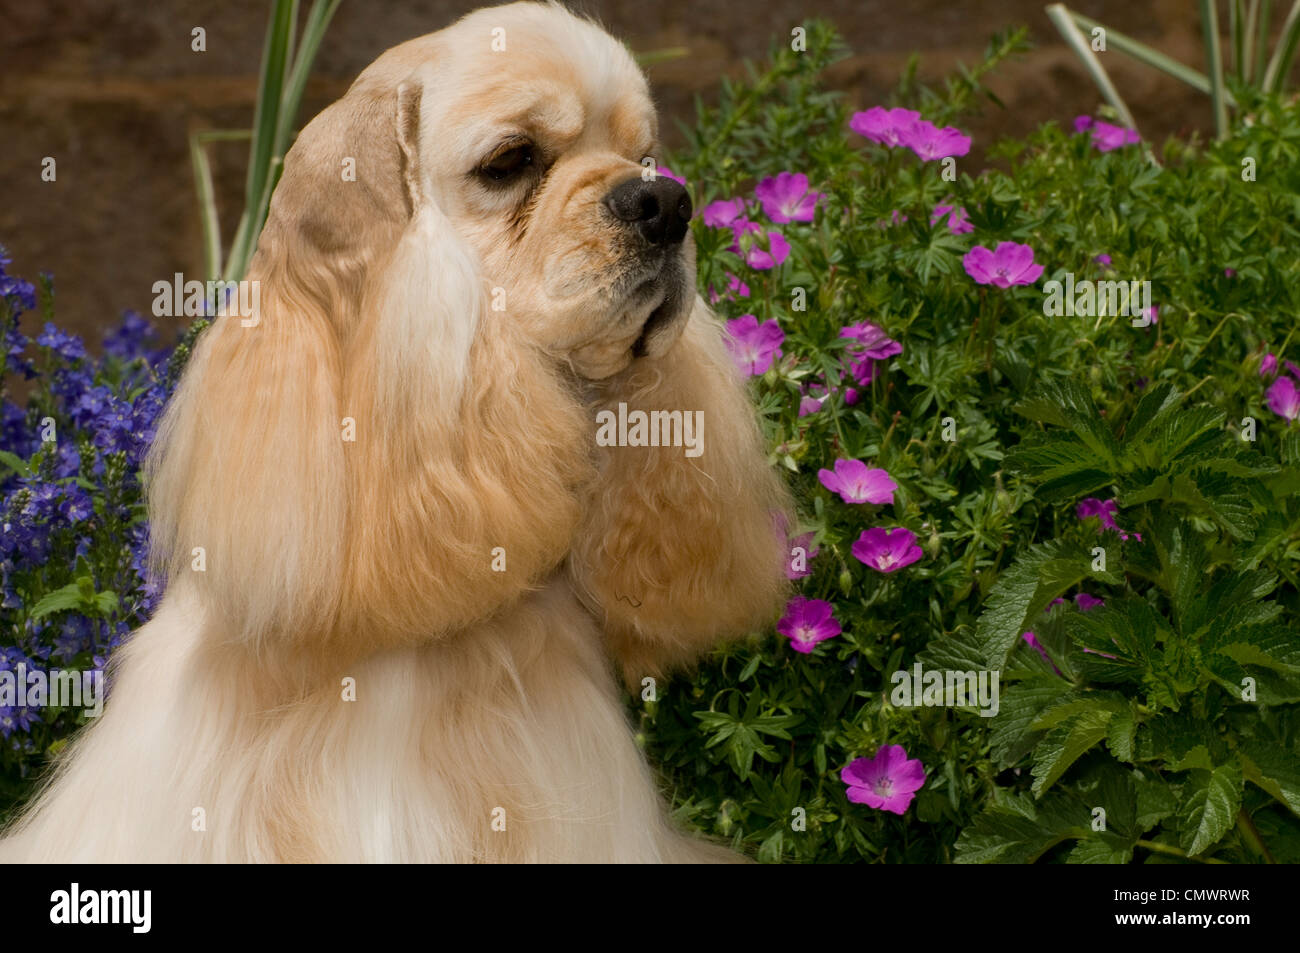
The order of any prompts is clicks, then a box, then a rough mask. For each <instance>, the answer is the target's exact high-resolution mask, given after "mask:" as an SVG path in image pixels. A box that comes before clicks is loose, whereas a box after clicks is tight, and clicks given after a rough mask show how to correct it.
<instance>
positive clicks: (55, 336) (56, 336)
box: [36, 322, 86, 361]
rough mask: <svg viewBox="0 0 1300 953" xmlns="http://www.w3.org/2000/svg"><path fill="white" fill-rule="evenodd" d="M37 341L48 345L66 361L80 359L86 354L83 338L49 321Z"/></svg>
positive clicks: (45, 345)
mask: <svg viewBox="0 0 1300 953" xmlns="http://www.w3.org/2000/svg"><path fill="white" fill-rule="evenodd" d="M36 343H37V344H39V345H40V346H41V347H48V348H49V349H50V350H52V351H54V353H55V354H57V355H59V357H61V358H63V359H64V360H66V361H79V360H81V359H82V358H83V357H85V356H86V346H85V345H84V344H82V343H81V338H79V337H77V336H76V335H75V334H68V333H66V332H64V331H60V330H59V329H58V328H57V327H55V326H54V325H53V324H50V323H49V322H46V324H45V329H44V330H43V331H41V334H40V336H39V337H38V338H37V339H36Z"/></svg>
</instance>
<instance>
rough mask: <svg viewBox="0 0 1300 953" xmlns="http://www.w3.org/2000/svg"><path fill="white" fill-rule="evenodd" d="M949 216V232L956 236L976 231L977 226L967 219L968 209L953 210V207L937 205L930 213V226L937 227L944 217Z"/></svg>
mask: <svg viewBox="0 0 1300 953" xmlns="http://www.w3.org/2000/svg"><path fill="white" fill-rule="evenodd" d="M945 215H946V216H948V231H950V232H952V233H953V234H954V235H965V234H967V233H968V232H973V231H975V226H974V225H973V224H972V223H971V221H970V219H968V218H967V217H966V209H964V208H959V209H955V210H954V209H953V207H952V206H951V205H936V206H935V207H934V211H933V212H931V213H930V224H931V225H937V224H939V222H940V221H941V220H942V219H943V217H944V216H945Z"/></svg>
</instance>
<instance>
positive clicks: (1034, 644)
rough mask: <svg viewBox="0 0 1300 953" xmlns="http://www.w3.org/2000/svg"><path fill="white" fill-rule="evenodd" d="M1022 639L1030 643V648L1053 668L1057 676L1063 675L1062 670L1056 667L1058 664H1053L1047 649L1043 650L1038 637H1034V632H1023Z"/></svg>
mask: <svg viewBox="0 0 1300 953" xmlns="http://www.w3.org/2000/svg"><path fill="white" fill-rule="evenodd" d="M1020 637H1021V638H1022V639H1024V640H1025V641H1026V642H1028V643H1029V646H1030V648H1032V649H1033V650H1034V651H1035V652H1037V653H1038V654H1039V655H1041V656H1042V657H1043V661H1044V662H1046V663H1047V664H1048V665H1050V666H1052V670H1053V671H1054V672H1056V674H1057V675H1060V674H1061V670H1060V669H1059V668H1057V667H1056V663H1055V662H1053V661H1052V659H1051V656H1049V655H1048V654H1047V649H1045V648H1043V646H1042V643H1041V642H1039V641H1038V636H1036V635H1034V633H1033V632H1022V633H1020Z"/></svg>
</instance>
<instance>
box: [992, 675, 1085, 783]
mask: <svg viewBox="0 0 1300 953" xmlns="http://www.w3.org/2000/svg"><path fill="white" fill-rule="evenodd" d="M1073 697H1074V693H1073V692H1072V691H1071V690H1070V686H1069V683H1067V682H1066V681H1064V680H1063V679H1061V678H1058V677H1057V676H1056V675H1037V676H1030V677H1029V678H1026V679H1024V680H1023V681H1020V682H1017V683H1016V684H1015V685H1012V686H1011V687H1010V688H1008V689H1007V690H1006V691H1005V692H1004V693H1003V695H1002V698H1001V699H1000V701H999V704H998V713H997V716H996V717H995V718H994V719H993V727H992V729H991V730H990V732H989V753H990V754H991V755H992V756H993V758H994V760H995V761H996V762H997V763H998V766H999V767H1002V768H1008V767H1010V766H1011V765H1013V764H1015V762H1017V761H1019V760H1020V758H1021V757H1023V756H1024V755H1025V754H1026V753H1028V752H1029V751H1031V750H1032V749H1033V747H1034V745H1035V744H1037V740H1038V738H1039V734H1040V733H1039V732H1035V731H1033V730H1031V728H1030V726H1031V725H1032V724H1033V723H1034V721H1035V719H1037V718H1038V716H1039V714H1041V713H1042V712H1043V711H1044V710H1046V709H1047V708H1049V707H1051V706H1052V705H1053V704H1055V703H1057V702H1059V701H1061V700H1063V699H1066V698H1073Z"/></svg>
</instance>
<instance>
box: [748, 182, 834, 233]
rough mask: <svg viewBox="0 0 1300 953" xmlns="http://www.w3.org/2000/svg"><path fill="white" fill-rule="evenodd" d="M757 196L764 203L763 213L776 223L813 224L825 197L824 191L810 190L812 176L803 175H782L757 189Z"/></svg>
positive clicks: (755, 190)
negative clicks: (817, 210)
mask: <svg viewBox="0 0 1300 953" xmlns="http://www.w3.org/2000/svg"><path fill="white" fill-rule="evenodd" d="M754 196H755V197H756V198H757V199H758V200H759V201H760V202H762V203H763V212H764V213H765V214H766V215H767V217H768V218H770V219H771V220H772V221H774V222H781V223H784V222H811V221H812V220H813V214H814V212H815V210H816V208H817V203H818V202H819V201H820V200H821V199H823V198H825V197H826V196H825V194H823V193H821V192H809V191H808V176H806V175H804V174H803V173H802V172H781V173H779V174H778V175H777V176H776V178H770V177H769V178H766V179H764V180H763V181H762V182H759V183H758V185H756V186H754Z"/></svg>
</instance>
